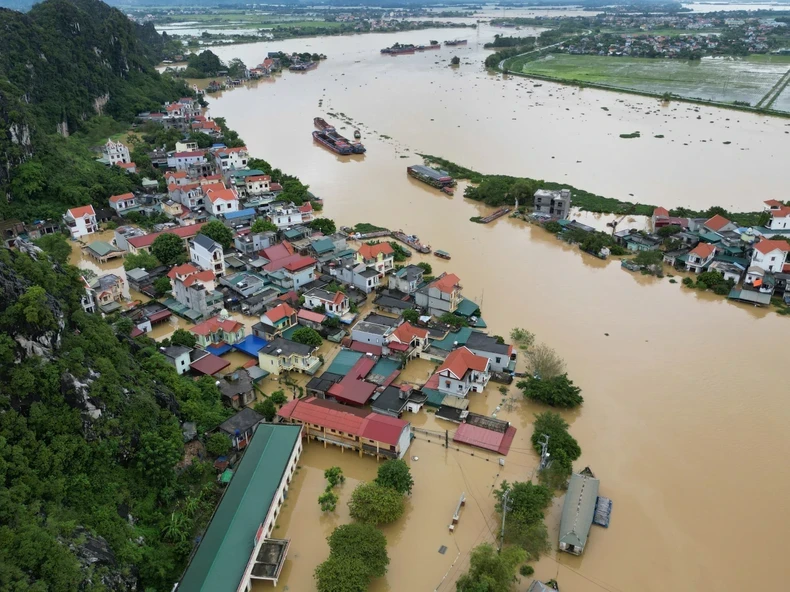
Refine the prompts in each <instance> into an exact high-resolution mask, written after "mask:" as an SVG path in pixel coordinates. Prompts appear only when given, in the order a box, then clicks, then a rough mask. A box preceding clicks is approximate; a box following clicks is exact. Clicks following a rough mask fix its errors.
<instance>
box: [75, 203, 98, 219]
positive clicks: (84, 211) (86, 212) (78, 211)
mask: <svg viewBox="0 0 790 592" xmlns="http://www.w3.org/2000/svg"><path fill="white" fill-rule="evenodd" d="M69 215H70V216H71V217H72V218H74V219H75V220H76V219H77V218H84V217H85V216H95V215H96V211H95V210H94V209H93V206H80V207H78V208H70V209H69Z"/></svg>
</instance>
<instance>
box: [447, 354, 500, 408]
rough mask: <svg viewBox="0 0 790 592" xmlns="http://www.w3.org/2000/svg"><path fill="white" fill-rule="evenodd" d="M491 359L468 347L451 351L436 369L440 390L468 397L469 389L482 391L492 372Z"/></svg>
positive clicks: (456, 395)
mask: <svg viewBox="0 0 790 592" xmlns="http://www.w3.org/2000/svg"><path fill="white" fill-rule="evenodd" d="M490 367H491V360H489V359H488V358H486V357H483V356H478V355H475V354H473V353H472V351H471V350H469V349H468V348H466V347H459V348H458V349H456V350H453V351H451V352H450V355H448V356H447V358H446V359H445V360H444V363H443V364H442V365H441V366H439V368H438V369H437V370H436V376H438V378H439V385H438V387H437V388H438V390H439V391H440V392H442V393H445V394H447V395H453V396H455V397H466V396H467V395H468V394H469V391H472V392H476V393H482V392H483V389H484V388H485V386H486V385H487V384H488V380H489V378H490V377H491V374H490Z"/></svg>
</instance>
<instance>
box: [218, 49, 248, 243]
mask: <svg viewBox="0 0 790 592" xmlns="http://www.w3.org/2000/svg"><path fill="white" fill-rule="evenodd" d="M246 75H247V66H245V65H244V62H242V61H241V60H240V59H239V58H233V59H232V60H231V61H230V62H229V63H228V76H230V77H231V78H243V77H245V76H246ZM217 242H219V241H217Z"/></svg>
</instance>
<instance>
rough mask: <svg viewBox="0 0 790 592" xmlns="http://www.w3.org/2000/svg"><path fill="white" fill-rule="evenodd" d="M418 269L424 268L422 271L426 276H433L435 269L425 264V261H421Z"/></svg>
mask: <svg viewBox="0 0 790 592" xmlns="http://www.w3.org/2000/svg"><path fill="white" fill-rule="evenodd" d="M417 267H420V268H422V271H423V273H424V274H425V275H431V274H432V273H433V267H431V264H430V263H425V262H424V261H420V262H419V263H418V264H417Z"/></svg>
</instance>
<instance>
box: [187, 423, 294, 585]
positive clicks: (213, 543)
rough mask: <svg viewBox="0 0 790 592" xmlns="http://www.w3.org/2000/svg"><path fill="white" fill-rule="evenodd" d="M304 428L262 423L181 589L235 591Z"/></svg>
mask: <svg viewBox="0 0 790 592" xmlns="http://www.w3.org/2000/svg"><path fill="white" fill-rule="evenodd" d="M300 433H301V427H300V426H291V425H272V424H265V423H262V424H259V425H258V429H256V430H255V435H254V436H253V437H252V440H251V441H250V444H249V446H247V450H246V452H245V453H244V456H243V457H242V459H241V462H240V463H239V464H238V465H237V466H236V472H235V474H234V475H233V479H232V480H231V481H230V483H229V484H228V487H227V489H226V490H225V494H224V495H223V496H222V499H221V500H220V502H219V506H218V507H217V510H216V512H214V516H213V517H212V519H211V522H210V523H209V525H208V528H207V529H206V533H205V535H204V536H203V540H202V541H201V542H200V545H199V546H198V548H197V551H196V552H195V554H194V556H193V557H192V561H191V562H190V563H189V566H187V570H186V572H185V573H184V577H183V578H182V579H181V584H180V585H179V587H178V589H179V590H183V592H236V590H237V589H238V587H239V583H240V582H241V579H242V577H243V576H244V570H245V569H246V567H247V563H248V562H249V560H250V555H251V554H252V551H253V549H254V545H255V535H256V533H257V531H258V527H259V526H260V525H261V524H262V523H263V521H264V519H265V518H266V514H267V513H268V511H269V508H270V507H271V505H272V503H273V501H274V495H275V493H276V492H277V488H278V487H279V486H280V481H281V480H282V478H283V476H284V474H285V470H286V468H287V467H288V460H289V459H290V458H291V454H292V453H293V450H294V448H296V446H298V444H299V435H300Z"/></svg>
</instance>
